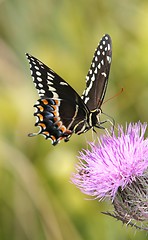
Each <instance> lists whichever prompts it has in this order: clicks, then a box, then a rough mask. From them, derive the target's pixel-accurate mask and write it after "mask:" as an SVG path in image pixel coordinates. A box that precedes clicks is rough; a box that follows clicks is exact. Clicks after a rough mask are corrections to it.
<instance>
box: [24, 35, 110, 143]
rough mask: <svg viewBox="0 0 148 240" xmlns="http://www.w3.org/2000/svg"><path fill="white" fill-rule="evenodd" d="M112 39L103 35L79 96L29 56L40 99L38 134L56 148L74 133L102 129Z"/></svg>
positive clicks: (37, 108) (38, 105) (51, 71)
mask: <svg viewBox="0 0 148 240" xmlns="http://www.w3.org/2000/svg"><path fill="white" fill-rule="evenodd" d="M111 55H112V51H111V38H110V37H109V35H107V34H106V35H104V36H103V38H102V39H101V41H100V44H99V45H98V47H97V49H96V51H95V54H94V57H93V61H92V64H91V67H90V70H89V72H88V74H87V77H86V89H85V91H84V92H83V94H82V96H81V97H80V96H79V95H78V93H77V92H76V91H75V90H74V89H73V88H72V87H71V86H70V85H69V84H68V83H67V82H66V81H64V80H63V79H62V78H61V77H60V76H59V75H57V74H56V73H55V72H54V71H53V70H52V69H50V68H49V67H47V66H46V65H45V64H43V63H42V62H41V61H39V60H38V59H37V58H35V57H33V56H31V55H29V54H26V56H27V58H28V60H29V63H30V70H31V75H32V78H33V81H34V84H35V87H36V89H37V91H38V93H39V96H40V99H39V100H38V101H37V103H36V104H35V105H34V107H35V109H36V111H35V113H34V115H35V116H36V118H37V120H36V124H35V126H38V127H40V130H39V132H38V133H35V134H34V133H33V134H29V136H34V135H38V134H42V135H44V136H45V138H46V139H51V141H52V144H53V145H56V144H57V143H59V142H60V141H61V140H62V139H64V141H65V142H67V141H68V140H69V138H70V137H71V135H72V134H73V133H76V134H78V135H79V134H81V133H84V132H86V131H88V130H89V129H91V128H93V129H94V127H97V128H103V127H102V126H101V125H102V122H101V121H100V119H99V118H100V114H101V112H102V110H101V104H102V102H103V99H104V95H105V92H106V87H107V82H108V75H109V70H110V64H111Z"/></svg>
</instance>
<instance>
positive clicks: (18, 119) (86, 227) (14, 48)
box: [0, 0, 148, 240]
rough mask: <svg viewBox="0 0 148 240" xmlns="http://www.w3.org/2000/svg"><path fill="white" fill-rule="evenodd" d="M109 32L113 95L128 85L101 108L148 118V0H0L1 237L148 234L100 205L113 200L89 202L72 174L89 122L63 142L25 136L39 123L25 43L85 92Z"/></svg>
mask: <svg viewBox="0 0 148 240" xmlns="http://www.w3.org/2000/svg"><path fill="white" fill-rule="evenodd" d="M104 33H109V34H110V35H111V37H112V41H113V61H112V66H111V72H110V78H109V84H108V90H107V93H106V97H105V100H107V99H109V98H110V97H112V96H114V95H115V94H116V93H118V92H119V91H120V90H121V88H122V87H123V88H124V92H123V93H122V94H120V95H119V96H118V97H116V98H114V99H112V100H110V101H108V102H107V103H106V104H104V105H103V106H102V108H103V111H104V112H106V113H107V114H109V115H110V116H113V117H114V118H115V120H116V122H117V123H122V124H125V122H130V121H138V120H141V121H142V122H144V121H147V118H148V111H147V104H148V58H147V56H148V1H147V0H145V1H141V0H131V1H127V0H124V1H117V0H105V1H104V0H75V1H68V0H62V1H59V0H42V1H35V0H30V1H23V0H0V113H1V114H0V115H1V116H0V240H10V239H11V240H33V239H35V240H47V239H48V240H50V239H51V240H69V239H71V240H84V239H85V240H90V239H91V240H98V239H103V240H118V239H120V240H126V239H127V240H128V239H136V240H143V239H144V240H145V239H147V235H146V233H145V232H139V231H135V230H133V229H131V228H130V227H129V228H126V226H123V225H122V224H121V223H120V222H117V221H116V220H115V219H112V218H110V217H108V216H105V215H103V214H101V211H107V210H109V209H111V206H110V205H109V203H107V202H106V203H99V202H98V201H95V200H94V201H87V200H86V198H87V196H85V195H83V194H82V193H81V192H80V191H79V190H78V189H77V188H76V187H75V186H74V185H72V184H71V183H70V176H71V173H72V172H73V171H74V165H75V163H76V162H77V157H76V156H77V155H78V151H80V150H81V149H82V148H86V147H87V143H86V141H88V140H92V134H91V131H89V132H88V133H86V134H84V135H81V136H75V135H73V136H72V138H71V139H70V142H68V143H64V142H61V143H60V144H59V145H58V146H56V147H53V146H52V145H51V143H50V141H45V140H44V138H43V137H42V136H38V137H35V138H28V137H27V134H28V133H29V132H32V131H33V132H34V131H37V129H36V128H35V127H34V123H35V118H34V117H33V112H34V109H33V104H34V103H35V102H36V100H37V99H38V94H37V91H36V89H35V87H34V85H33V83H32V79H31V76H30V70H29V65H28V62H27V60H26V58H25V52H29V53H31V54H33V55H34V56H36V57H37V58H39V59H40V60H41V61H43V62H44V63H46V64H47V65H48V66H50V67H51V68H52V69H54V70H55V71H56V72H57V73H58V74H59V75H60V76H62V77H63V78H64V79H65V80H67V81H68V83H70V84H71V85H72V86H73V87H74V88H75V89H76V90H77V91H78V92H79V93H80V94H81V93H82V92H83V90H84V87H85V76H86V74H87V71H88V69H89V66H90V63H91V60H92V56H93V53H94V49H95V48H96V46H97V44H98V42H99V40H100V38H101V37H102V35H103V34H104ZM98 132H99V131H98ZM100 132H101V131H100ZM100 132H99V133H100ZM101 133H102V132H101Z"/></svg>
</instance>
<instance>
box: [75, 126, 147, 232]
mask: <svg viewBox="0 0 148 240" xmlns="http://www.w3.org/2000/svg"><path fill="white" fill-rule="evenodd" d="M146 128H147V124H146V123H144V124H142V123H140V122H138V123H135V124H134V123H130V124H129V125H126V128H125V130H124V129H123V127H122V126H120V125H119V126H118V129H117V134H115V133H113V134H112V136H110V135H108V134H105V135H103V136H101V137H100V140H99V141H98V144H96V145H95V144H94V143H89V145H90V148H91V149H90V150H83V151H82V152H80V156H79V157H78V158H79V162H78V164H77V165H76V173H73V175H72V182H73V183H74V184H75V185H76V186H77V187H78V188H79V189H80V190H81V191H82V192H83V193H85V194H87V195H90V196H93V197H94V198H95V199H99V200H102V199H104V198H109V199H110V200H111V201H112V203H113V205H114V214H112V213H109V212H107V213H105V214H108V215H110V216H113V217H115V218H117V219H118V220H122V222H123V223H127V224H130V225H131V226H133V225H134V226H136V227H137V228H142V227H139V226H138V225H135V224H134V223H133V220H136V221H144V222H146V221H148V138H146V139H144V134H145V131H146ZM143 229H145V230H148V228H143Z"/></svg>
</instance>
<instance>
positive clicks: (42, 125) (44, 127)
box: [38, 123, 46, 129]
mask: <svg viewBox="0 0 148 240" xmlns="http://www.w3.org/2000/svg"><path fill="white" fill-rule="evenodd" d="M38 126H41V127H42V128H43V129H46V125H45V124H44V123H39V124H38Z"/></svg>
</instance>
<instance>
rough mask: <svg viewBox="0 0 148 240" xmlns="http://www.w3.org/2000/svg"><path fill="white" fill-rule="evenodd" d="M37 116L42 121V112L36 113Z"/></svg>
mask: <svg viewBox="0 0 148 240" xmlns="http://www.w3.org/2000/svg"><path fill="white" fill-rule="evenodd" d="M37 116H38V118H39V120H40V121H41V122H42V121H43V116H42V114H40V113H38V114H37Z"/></svg>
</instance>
